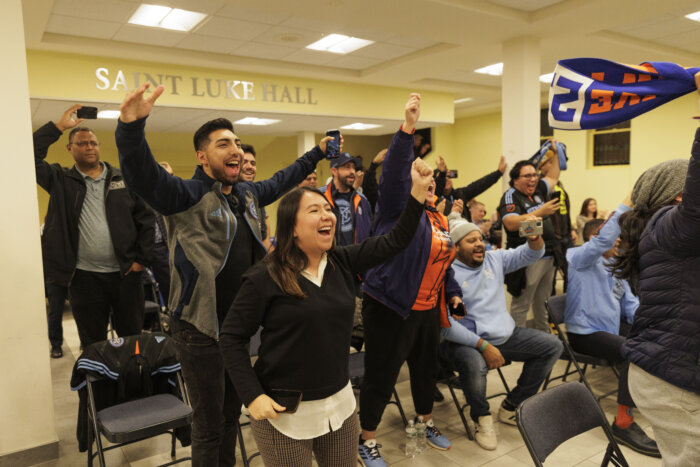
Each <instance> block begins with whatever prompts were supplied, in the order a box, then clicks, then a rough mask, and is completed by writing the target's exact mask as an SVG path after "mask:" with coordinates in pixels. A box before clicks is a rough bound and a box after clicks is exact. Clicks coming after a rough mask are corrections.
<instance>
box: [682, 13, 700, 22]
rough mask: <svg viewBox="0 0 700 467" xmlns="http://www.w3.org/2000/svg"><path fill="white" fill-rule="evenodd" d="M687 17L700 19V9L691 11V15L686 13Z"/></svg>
mask: <svg viewBox="0 0 700 467" xmlns="http://www.w3.org/2000/svg"><path fill="white" fill-rule="evenodd" d="M685 17H686V18H688V19H692V20H693V21H700V11H696V12H695V13H690V14H689V15H685Z"/></svg>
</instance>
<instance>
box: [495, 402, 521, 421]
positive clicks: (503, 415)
mask: <svg viewBox="0 0 700 467" xmlns="http://www.w3.org/2000/svg"><path fill="white" fill-rule="evenodd" d="M498 419H499V420H500V421H501V423H505V424H507V425H513V426H518V423H517V422H516V421H515V410H508V409H506V408H505V407H503V406H502V405H501V408H500V409H498Z"/></svg>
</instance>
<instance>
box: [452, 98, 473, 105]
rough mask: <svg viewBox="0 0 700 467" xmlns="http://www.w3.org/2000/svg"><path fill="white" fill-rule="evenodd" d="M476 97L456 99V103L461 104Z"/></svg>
mask: <svg viewBox="0 0 700 467" xmlns="http://www.w3.org/2000/svg"><path fill="white" fill-rule="evenodd" d="M473 100H474V99H473V98H471V97H463V98H462V99H455V104H461V103H463V102H469V101H473Z"/></svg>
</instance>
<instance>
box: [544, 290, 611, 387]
mask: <svg viewBox="0 0 700 467" xmlns="http://www.w3.org/2000/svg"><path fill="white" fill-rule="evenodd" d="M544 304H545V307H546V308H547V313H548V314H549V320H550V322H551V323H552V324H553V325H554V331H555V333H556V334H557V337H559V340H560V341H561V343H562V344H563V345H564V351H563V352H562V354H561V356H560V357H559V358H560V359H561V360H566V361H567V362H568V363H567V364H566V370H564V373H563V374H562V375H559V376H556V377H554V378H552V377H551V372H550V374H549V375H548V376H547V379H546V380H545V382H544V385H543V386H542V389H547V386H548V385H549V383H550V382H551V381H555V380H558V379H561V380H562V381H566V378H567V377H568V376H570V375H572V374H576V373H578V374H579V381H580V382H582V383H583V384H585V385H586V387H587V388H588V389H589V390H590V391H591V393H593V389H591V385H590V384H589V383H588V379H587V378H586V369H587V368H588V365H594V366H607V367H609V368H610V369H611V370H612V372H613V373H614V374H615V377H616V378H617V379H618V380H619V379H620V374H619V373H618V371H617V368H615V365H614V364H612V363H611V362H609V361H608V360H604V359H602V358H598V357H594V356H592V355H586V354H583V353H580V352H576V351H575V350H574V349H572V348H571V345H569V340H568V339H567V338H566V334H565V332H564V331H563V330H562V328H561V324H562V323H563V322H564V310H565V309H566V294H561V295H554V296H552V297H549V298H548V299H547V300H546V301H545V302H544ZM581 363H583V368H581ZM571 365H573V366H574V368H575V370H570V368H571ZM616 392H617V389H614V390H612V391H609V392H606V393H605V394H602V395H600V396H598V397H597V398H596V399H597V400H598V401H600V400H601V399H602V398H603V397H607V396H610V395H612V394H615V393H616Z"/></svg>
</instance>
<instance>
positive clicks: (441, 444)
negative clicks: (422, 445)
mask: <svg viewBox="0 0 700 467" xmlns="http://www.w3.org/2000/svg"><path fill="white" fill-rule="evenodd" d="M425 439H426V440H427V441H428V444H429V445H431V446H432V447H434V448H435V449H439V450H440V451H447V450H448V449H450V448H451V447H452V444H450V440H449V439H447V438H446V437H445V435H443V434H442V433H440V430H438V429H437V427H436V426H435V424H434V423H433V419H432V418H431V419H430V420H428V421H427V422H425Z"/></svg>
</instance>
